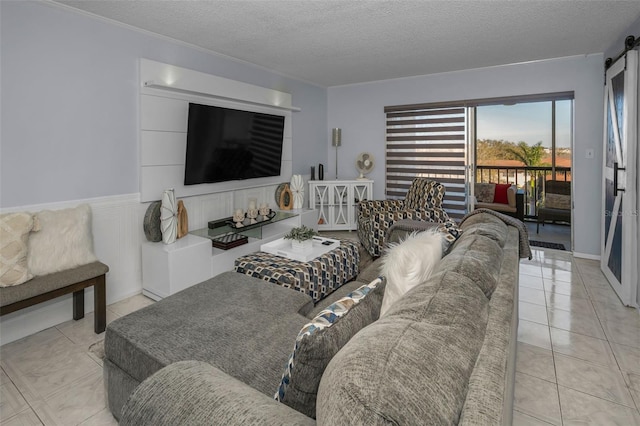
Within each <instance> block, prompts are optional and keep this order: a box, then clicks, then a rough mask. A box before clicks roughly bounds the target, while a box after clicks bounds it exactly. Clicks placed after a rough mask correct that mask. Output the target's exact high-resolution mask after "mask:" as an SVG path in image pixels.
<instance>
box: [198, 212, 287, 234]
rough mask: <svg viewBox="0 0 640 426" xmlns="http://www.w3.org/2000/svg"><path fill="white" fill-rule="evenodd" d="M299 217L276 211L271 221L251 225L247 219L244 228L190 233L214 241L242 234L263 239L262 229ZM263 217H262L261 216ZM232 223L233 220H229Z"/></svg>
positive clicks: (230, 227) (230, 226) (229, 227)
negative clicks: (224, 236) (230, 235)
mask: <svg viewBox="0 0 640 426" xmlns="http://www.w3.org/2000/svg"><path fill="white" fill-rule="evenodd" d="M295 216H298V214H297V213H289V212H284V211H275V216H273V218H271V219H269V220H261V221H258V222H257V223H254V224H250V223H249V220H248V219H245V222H244V223H245V225H244V226H243V227H242V228H236V227H234V226H233V225H231V224H227V225H224V226H220V227H218V228H215V229H210V228H202V229H196V230H194V231H191V232H189V233H190V234H193V235H197V236H199V237H204V238H209V239H210V240H213V239H215V238H218V237H221V236H223V235H227V234H242V235H245V236H247V237H249V238H258V239H261V238H262V227H263V226H265V225H268V224H270V223H276V222H280V221H281V220H285V219H290V218H292V217H295ZM260 217H262V216H260ZM229 222H231V218H229Z"/></svg>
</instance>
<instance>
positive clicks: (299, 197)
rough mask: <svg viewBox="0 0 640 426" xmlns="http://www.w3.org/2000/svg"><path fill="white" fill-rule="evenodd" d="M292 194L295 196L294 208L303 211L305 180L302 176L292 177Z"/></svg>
mask: <svg viewBox="0 0 640 426" xmlns="http://www.w3.org/2000/svg"><path fill="white" fill-rule="evenodd" d="M291 194H292V195H293V208H294V209H301V208H302V206H303V205H304V180H303V179H302V175H293V176H291Z"/></svg>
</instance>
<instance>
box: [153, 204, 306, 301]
mask: <svg viewBox="0 0 640 426" xmlns="http://www.w3.org/2000/svg"><path fill="white" fill-rule="evenodd" d="M291 213H295V214H296V216H294V217H291V218H288V219H284V220H281V221H278V222H274V223H268V224H265V225H263V226H262V229H261V233H258V235H259V236H261V238H251V237H250V238H249V242H248V243H247V244H243V245H241V246H238V247H234V248H231V249H229V250H221V249H218V248H214V247H212V245H211V239H209V238H205V237H201V236H198V235H193V234H187V235H185V236H184V237H183V238H181V239H179V240H177V241H176V242H175V243H173V244H163V243H152V242H148V241H145V242H143V243H142V293H143V294H144V295H145V296H148V297H150V298H152V299H154V300H160V299H163V298H165V297H167V296H169V295H171V294H174V293H176V292H178V291H180V290H184V289H185V288H188V287H191V286H193V285H195V284H198V283H200V282H202V281H205V280H208V279H209V278H211V277H214V276H216V275H218V274H221V273H222V272H225V271H230V270H232V269H233V263H234V261H235V260H236V259H237V258H238V257H240V256H243V255H245V254H249V253H252V252H255V251H260V246H261V245H262V244H264V243H268V242H270V241H273V240H277V239H278V238H282V237H283V236H284V235H285V234H286V233H287V232H289V230H290V229H291V228H294V227H297V226H302V225H305V226H307V227H309V228H313V229H316V230H317V229H318V225H317V217H318V213H317V212H315V211H313V210H306V209H304V210H291ZM260 234H261V235H260Z"/></svg>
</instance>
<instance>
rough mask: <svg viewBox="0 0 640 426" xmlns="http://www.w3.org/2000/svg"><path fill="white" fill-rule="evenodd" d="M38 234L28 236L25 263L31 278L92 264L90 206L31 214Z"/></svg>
mask: <svg viewBox="0 0 640 426" xmlns="http://www.w3.org/2000/svg"><path fill="white" fill-rule="evenodd" d="M35 216H36V219H37V221H38V222H39V225H40V231H39V232H35V233H32V234H31V235H30V236H29V253H28V255H27V263H28V265H29V272H31V273H32V274H33V275H36V276H38V275H47V274H52V273H54V272H59V271H64V270H65V269H72V268H75V267H77V266H80V265H86V264H87V263H91V262H95V261H97V260H98V259H97V258H96V256H95V254H94V253H93V235H92V231H91V207H90V206H89V205H88V204H81V205H79V206H77V207H74V208H70V209H63V210H42V211H41V212H38V213H36V214H35Z"/></svg>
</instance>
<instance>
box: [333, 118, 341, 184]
mask: <svg viewBox="0 0 640 426" xmlns="http://www.w3.org/2000/svg"><path fill="white" fill-rule="evenodd" d="M331 145H333V146H335V147H336V180H338V147H339V146H340V145H342V129H339V128H335V129H331Z"/></svg>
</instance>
